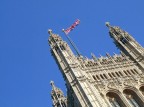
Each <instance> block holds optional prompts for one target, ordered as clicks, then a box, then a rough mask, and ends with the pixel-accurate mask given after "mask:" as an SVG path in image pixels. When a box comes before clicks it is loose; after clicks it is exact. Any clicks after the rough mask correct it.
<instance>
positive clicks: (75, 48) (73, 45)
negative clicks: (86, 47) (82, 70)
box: [62, 29, 81, 56]
mask: <svg viewBox="0 0 144 107" xmlns="http://www.w3.org/2000/svg"><path fill="white" fill-rule="evenodd" d="M62 31H63V32H64V31H65V30H64V29H62ZM64 34H65V36H66V38H67V39H68V40H69V42H70V43H71V45H72V47H73V48H74V50H75V51H76V53H77V54H78V56H81V54H80V52H79V50H78V48H77V47H76V45H75V44H74V42H73V41H72V40H71V39H70V37H69V36H68V35H67V34H66V33H65V32H64Z"/></svg>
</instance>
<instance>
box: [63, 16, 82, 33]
mask: <svg viewBox="0 0 144 107" xmlns="http://www.w3.org/2000/svg"><path fill="white" fill-rule="evenodd" d="M79 23H80V20H79V19H77V20H76V21H75V22H74V23H73V24H72V25H71V26H70V27H69V28H67V29H66V30H63V31H64V33H65V34H66V35H68V33H69V32H70V31H72V30H73V29H74V28H75V27H76V26H77V25H78V24H79Z"/></svg>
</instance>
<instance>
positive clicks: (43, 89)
mask: <svg viewBox="0 0 144 107" xmlns="http://www.w3.org/2000/svg"><path fill="white" fill-rule="evenodd" d="M77 18H79V19H80V20H81V23H80V25H79V26H77V27H76V28H75V29H74V30H73V31H72V32H70V37H71V38H72V40H73V41H74V42H75V44H76V45H77V47H78V48H79V50H80V51H81V53H82V54H83V55H84V56H87V57H89V58H90V57H91V56H90V53H91V52H93V53H95V54H96V56H97V57H98V56H99V55H100V54H101V55H104V56H105V53H106V52H109V53H110V54H111V55H112V54H113V52H115V53H119V50H117V48H116V47H115V45H114V44H113V42H112V39H110V37H109V35H108V29H107V28H106V27H105V22H106V21H109V22H111V25H118V26H120V27H121V28H123V29H124V30H126V31H128V32H129V33H130V34H131V35H133V36H134V38H135V39H136V40H137V41H138V42H139V43H140V44H141V45H142V46H144V27H143V26H144V20H143V19H144V1H143V0H0V107H52V105H51V97H50V92H51V87H50V84H49V82H50V80H54V81H55V84H56V85H57V86H58V87H60V88H61V89H62V90H63V91H64V92H65V93H66V88H65V85H64V81H63V78H62V76H61V74H60V71H59V69H58V66H57V65H56V63H55V61H54V59H53V57H52V56H51V54H50V47H49V46H48V43H47V38H48V34H47V29H49V28H51V29H53V32H54V33H57V34H59V35H61V36H62V38H63V39H64V40H66V37H65V36H64V34H63V33H62V31H61V29H62V28H67V27H69V26H70V25H71V24H72V23H73V22H74V21H75V20H76V19H77ZM66 41H67V40H66Z"/></svg>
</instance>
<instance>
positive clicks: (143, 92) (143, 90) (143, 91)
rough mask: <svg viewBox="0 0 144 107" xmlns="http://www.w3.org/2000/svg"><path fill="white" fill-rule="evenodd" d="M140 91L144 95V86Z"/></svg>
mask: <svg viewBox="0 0 144 107" xmlns="http://www.w3.org/2000/svg"><path fill="white" fill-rule="evenodd" d="M139 90H140V92H141V93H142V94H143V95H144V86H141V87H140V88H139Z"/></svg>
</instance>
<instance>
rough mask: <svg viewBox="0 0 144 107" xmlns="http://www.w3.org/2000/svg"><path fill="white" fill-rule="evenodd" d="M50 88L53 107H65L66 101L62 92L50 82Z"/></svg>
mask: <svg viewBox="0 0 144 107" xmlns="http://www.w3.org/2000/svg"><path fill="white" fill-rule="evenodd" d="M50 84H51V86H52V92H51V97H52V101H53V107H67V99H66V98H65V97H64V94H63V92H62V91H61V90H60V89H59V88H57V87H56V86H55V85H54V82H53V81H51V82H50Z"/></svg>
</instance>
